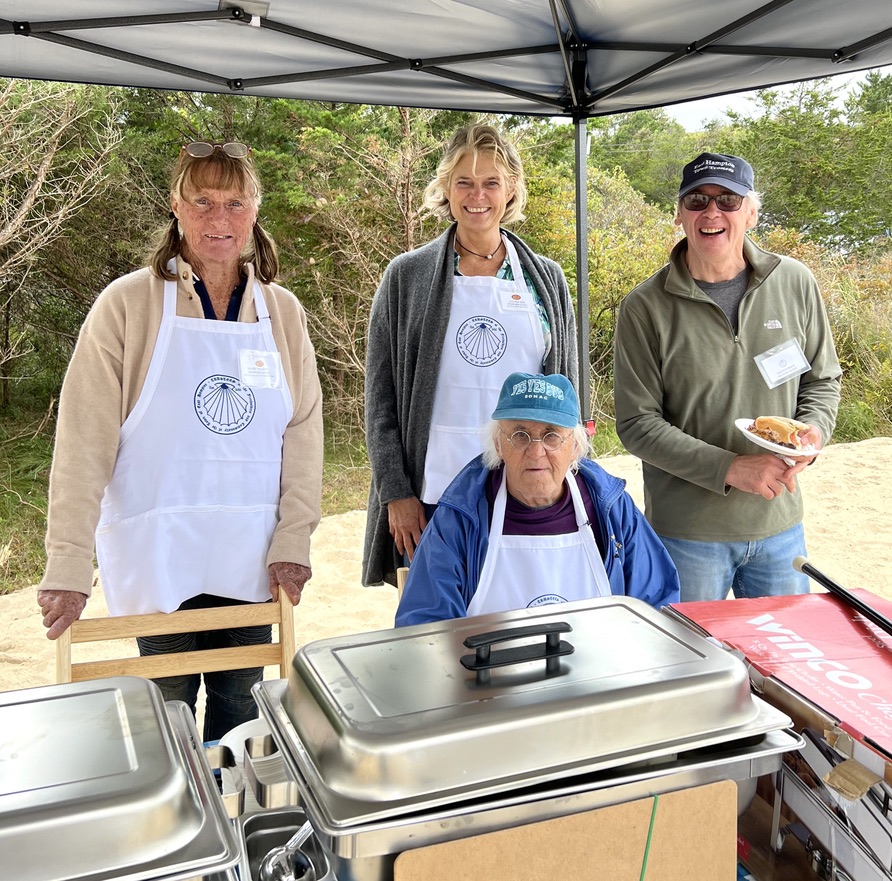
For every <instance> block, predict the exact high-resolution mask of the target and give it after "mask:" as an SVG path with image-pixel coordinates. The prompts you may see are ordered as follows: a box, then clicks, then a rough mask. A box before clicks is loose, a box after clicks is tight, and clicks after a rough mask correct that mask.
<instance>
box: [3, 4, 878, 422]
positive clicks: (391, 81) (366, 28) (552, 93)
mask: <svg viewBox="0 0 892 881" xmlns="http://www.w3.org/2000/svg"><path fill="white" fill-rule="evenodd" d="M886 64H892V2H890V0H770V2H767V3H765V2H760V0H263V2H256V0H250V2H249V0H243V2H238V0H150V2H136V0H0V76H4V77H19V78H29V79H45V80H60V81H67V82H83V83H96V84H104V85H126V86H142V87H147V88H157V89H184V90H191V91H203V92H232V93H235V94H245V95H257V96H266V97H284V98H297V99H314V100H323V101H333V102H352V103H364V104H390V105H401V106H405V107H430V108H440V109H454V110H471V111H482V112H491V113H516V114H533V115H546V116H564V117H568V118H571V119H573V120H574V121H575V123H576V131H577V147H576V165H577V240H578V246H577V261H578V265H577V277H578V279H579V289H578V292H577V293H578V309H579V315H580V320H579V345H580V353H581V355H584V354H585V353H586V352H587V340H588V324H587V314H588V294H587V287H586V285H587V281H586V279H587V248H586V242H587V238H588V236H587V230H586V227H585V224H586V216H585V211H580V210H578V209H579V206H584V205H585V178H584V175H585V161H584V156H585V152H584V150H585V120H586V118H588V117H590V116H599V115H604V114H611V113H620V112H625V111H631V110H640V109H645V108H649V107H657V106H662V105H666V104H675V103H679V102H683V101H690V100H694V99H697V98H705V97H710V96H714V95H722V94H728V93H731V92H738V91H747V90H751V89H756V88H762V87H767V86H772V85H778V84H781V83H789V82H794V81H797V80H807V79H814V78H817V77H823V76H832V75H834V74H841V73H854V72H856V71H859V70H865V69H867V68H872V67H879V66H883V65H886ZM587 363H588V362H587V358H586V357H580V368H581V376H580V380H581V381H580V385H581V388H580V391H581V400H580V404H581V405H582V408H583V413H586V412H587V405H588V394H587V387H588V382H587V379H588V375H587V369H586V366H587Z"/></svg>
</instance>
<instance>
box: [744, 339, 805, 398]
mask: <svg viewBox="0 0 892 881" xmlns="http://www.w3.org/2000/svg"><path fill="white" fill-rule="evenodd" d="M753 360H754V361H755V362H756V366H757V367H758V368H759V372H760V373H761V374H762V378H763V379H764V380H765V384H766V385H767V386H768V388H770V389H774V388H777V387H778V386H779V385H783V384H784V383H785V382H788V381H789V380H791V379H794V378H795V377H797V376H801V375H802V374H803V373H805V372H806V370H809V369H810V368H811V364H809V363H808V358H806V357H805V352H803V351H802V346H800V345H799V340H796V339H792V340H787V341H786V342H785V343H781V344H780V345H778V346H774V347H773V348H771V349H768V351H766V352H762V354H761V355H756V357H755V358H754V359H753Z"/></svg>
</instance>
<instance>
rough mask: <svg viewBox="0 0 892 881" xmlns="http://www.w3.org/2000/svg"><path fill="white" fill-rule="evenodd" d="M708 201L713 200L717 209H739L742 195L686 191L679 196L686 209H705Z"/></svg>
mask: <svg viewBox="0 0 892 881" xmlns="http://www.w3.org/2000/svg"><path fill="white" fill-rule="evenodd" d="M710 202H715V207H716V208H718V209H719V211H739V210H740V206H741V205H742V204H743V196H738V195H737V193H719V194H718V195H717V196H708V195H707V194H706V193H686V194H685V195H684V196H682V197H681V204H682V205H684V207H685V208H687V209H688V211H705V210H706V208H707V207H708V205H709V203H710Z"/></svg>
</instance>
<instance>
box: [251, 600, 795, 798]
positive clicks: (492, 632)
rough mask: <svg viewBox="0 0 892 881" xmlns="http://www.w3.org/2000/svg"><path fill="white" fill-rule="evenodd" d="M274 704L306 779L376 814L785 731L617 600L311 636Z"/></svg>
mask: <svg viewBox="0 0 892 881" xmlns="http://www.w3.org/2000/svg"><path fill="white" fill-rule="evenodd" d="M502 646H508V648H502ZM281 706H282V707H283V709H284V711H285V714H286V715H287V717H288V719H289V720H290V723H291V725H292V726H293V729H294V733H295V737H294V739H293V741H292V743H299V747H297V749H299V750H300V752H301V754H302V755H301V762H302V763H304V762H305V763H306V766H305V767H304V775H305V777H306V778H307V779H308V781H310V783H311V785H313V786H314V787H320V786H321V787H322V788H323V789H325V790H326V791H327V792H330V793H332V794H333V795H336V796H339V797H343V798H347V799H353V800H356V801H360V802H363V801H364V802H368V803H373V804H375V805H377V806H379V807H380V806H381V805H382V804H387V803H393V804H397V803H402V804H405V803H406V802H407V801H411V800H419V799H421V800H423V801H424V802H425V803H426V804H430V803H432V800H435V799H439V798H441V797H442V798H444V799H452V800H454V799H456V798H466V797H468V796H469V795H471V794H480V793H481V792H483V791H493V790H494V789H495V788H505V787H506V786H513V785H517V783H518V782H525V783H529V782H531V781H536V780H540V781H541V780H545V779H550V778H553V777H555V776H563V775H566V774H568V773H573V774H575V773H579V772H580V771H583V770H591V769H592V768H593V766H595V765H597V767H599V768H604V767H609V766H616V765H622V764H627V763H628V762H629V761H633V760H635V759H638V758H641V756H642V755H643V754H644V753H648V754H649V755H651V756H653V755H658V754H662V755H665V754H670V753H675V752H678V751H679V750H680V749H690V748H692V747H693V746H695V745H699V746H702V745H705V744H706V743H708V742H716V741H718V740H730V739H733V738H735V737H747V736H752V735H753V734H756V733H761V732H764V731H766V730H771V729H773V728H783V727H785V725H786V724H789V720H788V719H786V717H785V716H783V714H780V713H777V714H775V716H774V718H771V719H768V718H766V714H768V715H770V714H769V713H768V710H767V709H766V708H765V707H760V705H759V704H758V703H757V702H756V701H755V700H754V698H753V697H752V695H751V693H750V684H749V679H748V676H747V671H746V666H745V665H744V664H743V663H742V661H740V660H739V659H738V658H736V657H734V656H733V655H731V654H730V653H728V652H726V651H724V650H722V649H721V648H719V647H718V646H716V645H714V644H713V643H711V642H710V641H709V640H707V639H705V638H704V637H702V636H701V635H699V634H697V633H695V632H693V631H692V630H690V629H689V628H687V627H685V626H684V625H682V624H680V623H678V622H677V621H673V620H671V619H670V618H669V617H668V616H666V615H663V614H661V613H659V612H658V611H656V610H655V609H653V608H652V607H651V606H649V605H647V604H646V603H644V602H641V601H639V600H635V599H631V598H628V597H607V598H603V599H598V600H585V601H582V602H577V603H568V604H562V605H554V606H547V607H544V608H539V609H523V610H519V611H514V612H505V613H499V614H494V615H481V616H477V617H472V618H464V619H459V620H453V621H441V622H437V623H435V624H425V625H417V626H414V627H405V628H401V629H394V630H383V631H377V632H374V633H366V634H359V635H356V636H350V637H337V638H334V639H325V640H319V641H317V642H313V643H310V644H308V645H306V646H304V647H302V648H301V649H300V650H299V651H298V653H297V654H296V655H295V657H294V660H293V662H292V666H291V670H290V674H289V678H288V680H287V687H286V688H285V689H284V691H283V692H282V694H281ZM261 709H263V707H261ZM785 720H786V721H785ZM754 725H756V726H758V727H760V728H761V732H760V731H757V730H755V729H754V727H753V726H754ZM289 748H290V747H286V748H284V749H289Z"/></svg>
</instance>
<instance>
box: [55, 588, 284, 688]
mask: <svg viewBox="0 0 892 881" xmlns="http://www.w3.org/2000/svg"><path fill="white" fill-rule="evenodd" d="M258 624H278V630H279V632H278V641H274V642H273V643H272V644H271V645H252V646H244V647H240V648H226V649H211V650H207V651H198V652H182V653H179V654H168V655H149V656H147V657H128V658H115V659H113V660H101V661H80V662H76V663H72V660H71V646H72V645H73V644H74V643H85V642H99V641H104V640H109V639H131V638H134V637H137V636H160V635H162V634H169V633H194V632H196V631H201V630H223V629H225V628H228V627H249V626H253V625H258ZM275 639H276V637H275V634H274V640H275ZM294 652H295V640H294V605H293V603H292V602H291V600H290V598H289V597H288V595H287V594H286V593H285V591H280V592H279V600H278V602H275V603H248V604H246V605H239V606H221V607H218V608H215V609H190V610H186V611H182V612H170V613H169V614H164V613H157V614H152V615H122V616H119V617H117V618H81V619H79V620H78V621H75V622H74V623H73V624H72V625H71V627H69V628H68V630H66V631H65V633H63V634H62V636H60V637H59V638H58V639H57V640H56V682H82V681H83V680H85V679H103V678H105V677H108V676H144V677H146V678H147V679H157V678H158V677H161V676H184V675H187V674H190V673H211V672H214V671H216V670H240V669H243V668H245V667H267V666H272V665H276V664H277V665H278V666H279V672H280V675H281V676H282V678H283V679H284V678H285V677H287V676H288V668H289V666H290V665H291V660H292V658H293V657H294Z"/></svg>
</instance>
